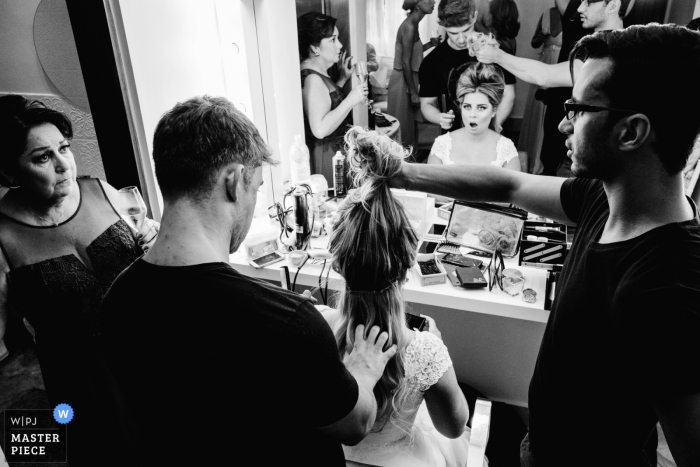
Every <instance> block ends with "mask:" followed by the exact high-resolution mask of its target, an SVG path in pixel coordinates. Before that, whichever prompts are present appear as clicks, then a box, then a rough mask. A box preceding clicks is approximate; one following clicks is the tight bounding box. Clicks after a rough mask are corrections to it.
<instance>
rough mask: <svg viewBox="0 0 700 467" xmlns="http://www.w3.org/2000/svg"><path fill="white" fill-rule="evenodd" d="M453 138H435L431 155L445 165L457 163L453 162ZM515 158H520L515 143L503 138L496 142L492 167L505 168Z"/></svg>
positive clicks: (446, 134) (447, 134)
mask: <svg viewBox="0 0 700 467" xmlns="http://www.w3.org/2000/svg"><path fill="white" fill-rule="evenodd" d="M451 154H452V136H451V135H450V133H445V134H444V135H440V136H438V137H437V138H435V142H434V143H433V147H432V148H430V155H431V156H435V157H437V158H438V159H440V160H441V161H442V163H443V164H444V165H452V164H454V163H455V162H454V161H453V160H452V157H451ZM514 157H518V150H517V149H515V145H514V144H513V141H511V140H510V139H508V138H506V137H505V136H501V137H500V138H498V142H496V154H495V158H494V159H493V160H492V161H491V165H495V166H496V167H505V165H506V164H507V163H508V162H510V161H511V159H513V158H514Z"/></svg>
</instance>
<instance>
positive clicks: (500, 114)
mask: <svg viewBox="0 0 700 467" xmlns="http://www.w3.org/2000/svg"><path fill="white" fill-rule="evenodd" d="M514 102H515V85H514V84H507V85H506V88H505V90H504V91H503V99H501V104H500V105H499V106H498V109H496V125H498V127H499V128H503V123H504V122H505V121H506V119H507V118H508V117H509V116H510V113H511V111H512V110H513V103H514Z"/></svg>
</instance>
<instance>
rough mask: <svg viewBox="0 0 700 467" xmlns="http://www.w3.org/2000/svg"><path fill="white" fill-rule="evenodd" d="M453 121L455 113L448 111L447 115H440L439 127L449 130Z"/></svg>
mask: <svg viewBox="0 0 700 467" xmlns="http://www.w3.org/2000/svg"><path fill="white" fill-rule="evenodd" d="M454 121H455V113H454V112H453V111H452V110H449V111H448V112H447V113H441V114H440V126H441V127H442V129H443V130H449V129H450V128H452V124H453V123H454Z"/></svg>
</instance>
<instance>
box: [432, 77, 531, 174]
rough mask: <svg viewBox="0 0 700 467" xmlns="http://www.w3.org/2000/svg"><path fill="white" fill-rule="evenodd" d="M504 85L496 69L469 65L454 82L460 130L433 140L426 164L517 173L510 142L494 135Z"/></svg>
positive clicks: (517, 165) (516, 160) (516, 151)
mask: <svg viewBox="0 0 700 467" xmlns="http://www.w3.org/2000/svg"><path fill="white" fill-rule="evenodd" d="M504 89H505V81H504V78H503V74H502V72H501V71H500V70H499V69H498V67H496V66H493V65H486V64H482V63H471V64H469V66H468V67H467V68H466V69H465V70H464V72H463V73H462V75H461V76H460V77H459V81H457V92H456V95H457V100H458V103H459V108H460V109H461V112H462V121H463V122H464V127H462V128H459V129H457V130H454V131H451V132H449V133H446V134H444V135H442V136H438V137H437V138H435V143H433V147H432V148H431V149H430V157H429V158H428V163H429V164H445V165H449V164H492V165H496V166H498V167H505V168H506V169H510V170H516V171H520V160H519V159H518V150H517V149H516V148H515V145H514V144H513V142H512V141H511V140H510V139H508V138H506V137H505V136H501V135H500V134H498V133H497V132H496V131H494V126H495V118H494V117H495V116H496V110H497V109H498V106H499V105H500V103H501V100H502V99H503V91H504Z"/></svg>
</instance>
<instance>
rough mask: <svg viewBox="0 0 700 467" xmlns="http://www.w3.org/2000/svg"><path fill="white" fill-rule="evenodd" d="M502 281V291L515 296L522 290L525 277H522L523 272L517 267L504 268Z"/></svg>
mask: <svg viewBox="0 0 700 467" xmlns="http://www.w3.org/2000/svg"><path fill="white" fill-rule="evenodd" d="M502 283H503V291H504V292H505V293H507V294H508V295H510V296H513V297H515V296H517V295H519V294H520V292H522V291H523V286H524V285H525V277H523V273H522V272H520V271H518V270H517V269H512V268H509V269H504V270H503V279H502Z"/></svg>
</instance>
